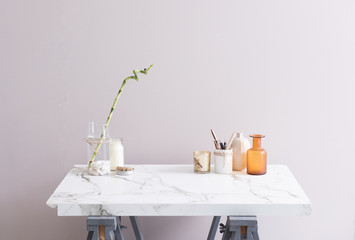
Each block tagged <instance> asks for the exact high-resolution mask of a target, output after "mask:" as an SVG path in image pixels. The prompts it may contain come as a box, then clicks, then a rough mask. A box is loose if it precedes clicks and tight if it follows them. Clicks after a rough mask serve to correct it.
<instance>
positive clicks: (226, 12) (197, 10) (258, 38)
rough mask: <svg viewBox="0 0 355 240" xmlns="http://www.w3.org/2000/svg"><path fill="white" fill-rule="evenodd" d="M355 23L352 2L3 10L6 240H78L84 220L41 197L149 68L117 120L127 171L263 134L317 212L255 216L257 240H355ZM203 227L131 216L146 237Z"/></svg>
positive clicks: (88, 4) (19, 4)
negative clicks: (216, 141) (91, 126)
mask: <svg viewBox="0 0 355 240" xmlns="http://www.w3.org/2000/svg"><path fill="white" fill-rule="evenodd" d="M354 12H355V3H354V1H350V0H349V1H346V0H337V1H335V0H334V1H333V0H322V1H321V0H298V1H281V0H269V1H255V0H250V1H245V0H223V1H208V0H207V1H206V0H196V1H184V0H181V1H163V0H151V1H117V0H116V1H111V0H108V1H93V0H85V1H82V0H77V1H67V0H63V1H44V0H33V1H25V0H11V1H10V0H9V1H7V0H0V43H1V44H0V80H1V85H0V86H1V87H0V96H1V100H0V104H1V112H0V114H1V120H0V123H1V124H0V126H1V138H0V141H1V143H0V150H1V163H2V170H1V174H0V176H1V184H0V185H1V197H0V207H1V215H2V217H1V219H0V238H1V239H52V240H56V239H58V240H59V239H85V238H86V227H85V218H81V217H57V216H56V210H55V209H51V208H49V207H47V206H46V204H45V203H46V200H47V199H48V197H49V196H50V194H52V192H53V191H54V189H55V188H56V186H57V185H58V184H59V182H60V181H61V180H62V178H63V177H64V176H65V174H66V173H67V172H68V170H69V169H70V168H71V167H72V166H73V164H80V163H81V164H84V163H86V146H85V144H84V143H83V142H82V138H84V137H85V136H86V134H87V122H88V121H90V120H94V121H102V122H103V121H105V119H106V116H107V114H108V111H109V109H110V107H111V104H112V101H113V99H114V97H115V95H116V92H117V90H118V88H119V86H120V84H121V81H122V79H123V78H124V77H126V76H127V75H128V74H131V71H132V69H134V68H144V67H147V66H149V64H151V63H154V64H155V65H154V68H152V69H151V72H150V73H149V75H147V76H144V77H143V78H142V80H141V82H139V83H136V82H133V81H132V82H129V83H128V84H127V85H126V89H125V91H124V92H123V95H122V97H121V99H120V102H119V107H118V109H117V110H116V112H115V114H114V116H113V119H112V122H111V129H110V132H111V136H116V137H118V136H120V137H123V139H124V146H125V158H126V163H127V164H133V163H142V164H148V163H163V164H169V163H184V164H186V163H191V162H192V152H193V151H194V150H197V149H209V150H212V149H213V143H212V139H211V136H210V132H209V129H210V128H213V129H214V130H215V132H216V133H217V134H218V136H220V137H221V138H226V139H227V138H229V136H230V134H231V133H232V132H233V131H235V130H237V131H242V132H244V133H245V134H251V133H256V132H258V133H264V134H265V135H266V136H267V137H266V138H265V141H264V147H265V148H266V149H267V151H268V161H269V163H270V164H286V165H288V166H289V167H290V168H291V170H292V171H293V173H294V174H295V176H296V177H297V179H298V181H299V182H300V184H301V185H302V186H303V188H304V190H305V191H306V193H307V194H308V196H309V197H310V199H311V200H312V203H313V213H312V216H310V217H272V216H270V217H260V219H259V222H260V223H259V224H260V230H259V231H260V236H261V239H264V240H271V239H280V240H281V239H288V240H298V239H311V240H317V239H322V240H323V239H355V237H354V224H355V220H354V215H355V209H354V203H355V198H354V197H355V191H354V190H355V189H354V170H355V161H354V160H355V159H354V150H353V149H354V140H353V136H354V134H355V128H354V120H355V113H354V100H355V97H354V87H355V84H354V77H355V67H354V66H355V44H354V42H355V31H354V29H355V28H354V22H355V15H354ZM211 219H212V218H207V217H193V218H187V217H161V218H158V217H143V218H141V219H140V220H141V224H142V230H143V233H144V235H145V238H146V239H147V240H150V239H153V240H158V239H169V240H181V239H188V240H189V239H205V238H206V236H207V231H208V228H209V225H210V221H211ZM124 221H125V223H127V222H128V221H127V219H124ZM126 237H127V239H132V233H131V230H128V231H126Z"/></svg>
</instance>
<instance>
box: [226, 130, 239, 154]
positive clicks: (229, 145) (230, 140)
mask: <svg viewBox="0 0 355 240" xmlns="http://www.w3.org/2000/svg"><path fill="white" fill-rule="evenodd" d="M236 134H237V133H236V132H234V133H233V134H232V136H231V138H230V139H229V141H228V144H227V147H226V150H229V148H230V147H231V145H232V143H233V140H234V138H235V135H236Z"/></svg>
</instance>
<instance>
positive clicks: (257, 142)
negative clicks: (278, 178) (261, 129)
mask: <svg viewBox="0 0 355 240" xmlns="http://www.w3.org/2000/svg"><path fill="white" fill-rule="evenodd" d="M250 137H252V138H253V147H252V148H250V149H249V150H248V151H247V173H248V174H252V175H263V174H265V173H266V150H265V149H262V148H261V138H263V137H265V136H264V135H260V134H254V135H250Z"/></svg>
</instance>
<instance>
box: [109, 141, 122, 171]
mask: <svg viewBox="0 0 355 240" xmlns="http://www.w3.org/2000/svg"><path fill="white" fill-rule="evenodd" d="M123 166H124V149H123V144H122V139H121V138H111V141H110V169H111V171H116V168H117V167H123Z"/></svg>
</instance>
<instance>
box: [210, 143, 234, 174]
mask: <svg viewBox="0 0 355 240" xmlns="http://www.w3.org/2000/svg"><path fill="white" fill-rule="evenodd" d="M214 171H215V173H220V174H230V173H232V171H233V150H232V149H230V150H215V152H214Z"/></svg>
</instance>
